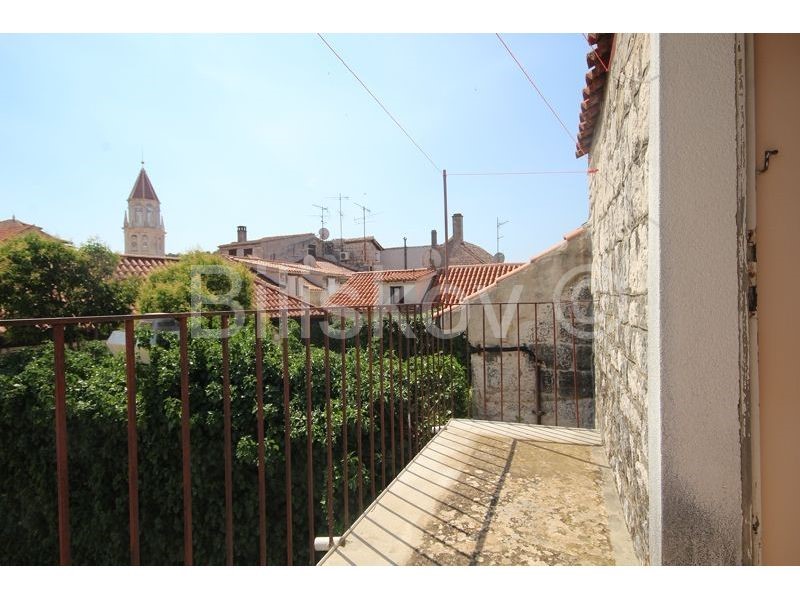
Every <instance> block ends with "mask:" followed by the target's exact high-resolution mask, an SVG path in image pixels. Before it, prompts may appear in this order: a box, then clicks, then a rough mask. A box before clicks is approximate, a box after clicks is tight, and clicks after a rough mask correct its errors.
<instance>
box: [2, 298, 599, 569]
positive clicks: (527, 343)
mask: <svg viewBox="0 0 800 600" xmlns="http://www.w3.org/2000/svg"><path fill="white" fill-rule="evenodd" d="M590 312H591V304H590V303H576V304H566V303H565V304H553V303H515V304H482V305H469V306H468V305H462V306H458V307H443V306H436V305H430V304H425V305H422V304H416V305H412V304H406V305H402V306H365V307H356V308H352V307H351V308H347V309H344V308H309V309H304V310H302V311H298V310H294V311H290V310H278V311H264V310H255V311H238V312H204V313H177V314H147V315H124V316H118V315H113V316H97V317H64V318H51V319H17V320H13V319H11V320H3V321H0V326H2V327H4V328H8V329H10V328H24V327H36V328H39V329H48V330H50V331H51V332H52V341H53V346H52V347H53V384H54V385H53V397H54V409H55V410H54V431H55V436H54V440H55V444H54V445H55V457H56V468H55V480H56V485H55V488H56V490H57V501H56V507H57V518H53V522H54V523H56V522H57V548H58V554H57V557H58V558H57V562H58V563H60V564H65V565H66V564H71V563H73V562H75V563H81V562H87V560H86V559H84V558H82V557H81V556H73V550H74V544H73V543H72V542H71V538H72V533H73V528H74V527H80V526H81V524H80V523H76V522H75V519H76V517H75V516H74V515H73V516H72V517H71V510H70V509H71V506H72V504H74V503H76V502H78V503H80V502H81V498H82V497H83V496H84V495H91V494H92V488H91V487H90V486H89V485H86V482H82V481H76V480H75V479H74V478H71V477H70V465H71V462H70V461H71V460H72V461H75V460H77V459H74V458H71V455H72V452H71V451H70V447H71V446H73V447H74V445H76V444H80V443H81V439H80V434H76V433H75V432H76V431H78V429H77V427H78V424H76V423H73V422H71V421H70V419H69V414H68V413H69V406H70V404H69V402H68V400H76V398H72V399H69V398H68V394H69V393H70V392H69V390H70V389H78V388H79V386H77V385H76V384H75V382H72V383H71V384H70V386H68V382H69V381H70V379H69V378H70V351H71V350H70V348H71V347H75V346H76V344H77V346H78V347H79V346H80V342H76V341H75V340H76V339H78V338H80V336H79V335H78V334H77V333H76V331H75V330H76V328H77V327H78V326H83V327H85V326H91V327H94V328H97V327H99V326H101V325H102V326H107V327H121V328H122V330H123V331H124V334H125V335H124V346H122V347H121V348H120V349H121V350H122V351H123V352H124V390H125V392H124V394H125V408H126V413H125V418H124V423H125V433H124V437H125V439H126V440H127V447H126V449H125V460H126V461H127V476H126V480H127V481H126V485H127V499H126V500H127V502H126V504H127V511H126V512H127V521H128V523H127V538H128V541H127V547H128V554H129V561H130V563H131V564H134V565H137V564H140V563H142V562H144V563H150V564H152V563H153V562H164V559H163V558H158V559H154V558H153V557H152V556H146V554H147V552H145V553H144V554H143V552H142V543H141V542H142V539H144V538H146V537H147V536H148V526H151V527H153V528H156V527H160V526H161V525H157V523H160V521H159V519H160V518H161V516H160V515H161V513H158V511H159V510H162V509H163V510H164V511H165V512H168V513H170V514H171V513H174V512H176V511H177V510H178V507H177V506H175V505H173V504H176V503H173V504H170V502H169V497H170V493H172V494H173V496H175V494H177V491H176V490H171V491H170V490H157V491H156V492H155V493H156V495H157V496H158V495H161V494H162V493H163V496H164V500H163V504H164V506H163V507H160V506H154V503H153V501H152V500H151V501H148V506H147V508H146V510H145V512H146V513H147V514H146V515H143V514H142V512H141V510H140V509H141V507H140V495H141V486H142V485H151V484H152V483H153V482H158V481H160V480H159V479H158V478H157V477H155V476H151V475H146V476H145V474H144V473H142V472H140V467H142V464H140V455H141V448H140V444H146V443H153V437H152V436H153V435H154V434H153V432H152V431H150V430H149V429H147V428H145V429H144V430H143V429H142V428H141V422H142V418H143V415H142V414H141V411H142V410H143V408H142V402H143V400H142V396H141V393H140V391H137V386H139V385H140V384H141V383H142V381H141V380H142V379H143V378H144V379H145V383H146V382H149V381H151V380H152V378H153V377H157V378H161V379H159V381H162V380H168V383H169V381H173V380H174V387H175V390H176V391H177V396H179V404H178V403H177V400H178V398H177V397H176V406H179V428H178V430H177V431H175V435H176V436H177V437H178V438H179V447H180V452H179V456H180V478H179V479H180V497H181V502H180V508H179V512H180V515H181V517H180V518H181V519H182V531H183V541H182V562H183V563H184V564H187V565H191V564H193V563H195V559H196V554H197V555H199V556H200V557H201V558H202V560H201V561H198V562H217V559H216V558H214V557H219V561H218V562H224V563H225V564H229V565H231V564H234V563H239V562H257V564H261V565H265V564H288V565H291V564H293V563H295V562H300V561H302V562H307V563H309V564H315V562H316V558H317V554H316V550H315V539H316V538H317V536H318V534H322V535H323V537H327V538H328V544H332V543H333V540H334V538H335V537H336V536H338V535H340V534H341V533H342V532H343V531H344V530H346V529H347V528H348V527H349V526H350V525H351V523H352V521H353V517H354V515H355V516H357V515H358V514H361V513H362V512H363V511H364V509H365V508H366V506H368V505H369V503H371V502H372V501H373V500H374V499H375V498H377V497H378V495H379V494H380V493H381V491H382V490H383V489H385V488H386V486H387V485H388V483H389V482H391V480H392V479H394V478H395V477H396V475H397V474H398V473H399V472H400V471H401V470H402V469H403V468H404V467H405V465H407V464H408V463H409V462H410V461H411V460H412V458H413V457H414V456H415V455H416V454H417V453H418V452H419V451H420V450H421V449H422V448H423V447H424V446H425V445H426V444H427V443H428V442H429V441H430V440H431V439H432V437H433V436H434V435H435V433H436V432H437V431H438V430H439V429H440V428H441V427H442V426H444V425H445V424H446V423H447V422H448V420H449V419H451V418H453V417H465V416H472V415H479V416H481V417H483V418H490V419H496V420H513V421H527V422H539V423H542V422H545V423H549V422H553V423H554V424H559V423H560V424H572V425H575V424H577V425H579V426H581V425H582V426H587V425H588V426H591V425H592V420H593V404H592V399H591V394H589V395H588V396H587V395H586V393H585V390H584V391H581V389H582V388H586V389H588V388H589V387H591V385H590V384H591V379H590V378H591V367H590V366H589V367H588V368H586V367H587V359H586V355H587V351H585V350H582V349H585V348H587V347H588V356H589V363H590V362H591V340H590V339H589V338H588V337H587V336H586V333H587V331H588V332H590V331H591V326H590V325H586V322H588V321H585V319H583V316H585V315H587V314H590ZM576 314H577V315H579V316H580V318H579V319H577V320H578V321H581V322H578V323H576ZM509 315H510V316H509ZM163 320H168V321H172V322H173V323H174V324H175V327H174V331H167V332H158V333H153V332H151V331H149V330H148V328H147V325H148V324H152V323H153V322H155V321H163ZM582 323H583V324H582ZM251 334H252V337H249V336H250V335H251ZM237 336H238V337H237ZM209 338H211V339H212V340H213V345H210V346H209V345H206V346H204V345H203V344H208V343H209V342H204V341H203V340H208V339H209ZM137 340H138V341H137ZM587 340H588V341H587ZM216 344H218V347H217V345H216ZM195 345H197V347H195ZM162 349H166V350H164V351H165V352H166V351H167V350H169V351H175V352H176V355H177V364H175V365H172V366H173V367H177V368H175V369H172V370H170V365H171V363H170V362H169V361H168V360H166V359H163V358H159V354H158V353H159V352H161V351H162ZM217 352H218V355H217ZM209 353H211V354H214V355H215V357H214V358H213V360H212V358H208V355H209ZM201 355H202V356H205V357H206V359H204V360H208V361H211V362H214V361H217V360H218V361H219V365H218V367H219V368H218V369H217V367H216V366H214V367H213V368H212V367H207V370H205V371H199V370H198V369H199V368H200V367H199V366H198V365H200V363H202V362H203V361H201V360H200V359H199V358H198V357H200V356H201ZM211 362H208V363H207V364H211ZM196 363H197V364H196ZM203 364H206V363H203ZM214 365H216V362H214ZM509 367H510V368H509ZM155 369H159V372H158V373H156V374H154V373H152V371H153V370H155ZM234 371H235V373H236V376H237V377H238V379H237V381H238V383H236V384H234V383H232V377H233V374H234ZM587 373H588V375H587ZM587 377H588V378H589V379H588V383H587V380H586V378H587ZM570 380H571V382H572V385H571V389H570V386H569V385H565V384H566V383H567V382H569V381H570ZM198 381H201V382H202V383H200V384H198ZM118 383H120V384H122V382H118ZM108 384H109V386H111V385H112V384H113V382H108ZM147 385H151V384H150V383H147ZM193 385H194V386H197V385H203V386H205V393H204V394H201V393H200V392H201V391H203V390H197V389H195V388H193V387H192V386H193ZM587 386H588V387H587ZM118 387H119V388H120V389H122V387H123V386H122V385H120V386H118ZM470 388H471V392H470ZM75 393H76V394H77V392H75ZM217 393H218V394H219V396H220V397H221V403H220V404H221V406H218V405H217V404H214V403H213V402H211V404H209V405H208V406H206V405H205V404H203V403H204V402H205V400H203V398H205V397H206V396H208V397H214V398H216V394H217ZM568 394H569V395H568ZM168 400H169V398H163V399H159V402H158V403H157V404H156V405H154V406H151V405H148V406H147V407H146V410H145V412H147V411H158V410H162V411H164V412H168V410H169V402H168ZM198 405H200V406H201V408H198ZM209 406H210V407H211V408H209ZM565 406H566V407H567V410H564V407H565ZM220 412H221V415H220V414H219V413H220ZM568 415H569V418H568ZM571 415H574V417H572V416H571ZM145 416H147V418H150V415H149V414H148V415H145ZM573 418H574V421H572V422H568V421H570V420H571V419H573ZM203 419H206V421H207V422H208V423H211V425H208V426H205V425H202V423H203V422H204V421H203ZM217 420H219V421H221V423H220V426H219V427H217V425H216V423H217ZM248 428H252V429H253V430H254V431H250V430H248ZM164 431H166V432H167V433H165V434H164V435H169V431H170V429H169V427H167V428H166V429H165V430H164ZM209 432H211V433H209ZM315 432H316V435H315ZM252 433H254V448H253V449H254V455H255V456H254V460H253V462H252V463H251V462H249V461H248V458H247V457H248V454H247V449H248V447H247V445H246V444H244V443H243V440H244V438H246V437H247V436H249V435H250V434H252ZM268 433H275V434H276V435H275V436H274V437H273V438H270V437H269V435H268ZM217 434H219V438H220V440H218V441H221V445H222V448H221V450H222V452H221V453H222V455H223V456H222V461H221V465H219V466H220V467H221V468H219V470H215V469H216V468H217V463H218V462H219V459H218V458H216V457H209V456H195V457H193V454H192V453H193V451H194V452H199V451H201V450H202V451H203V452H211V450H210V446H209V444H208V443H206V442H205V440H207V439H209V435H211V437H214V436H216V435H217ZM193 436H195V437H197V436H199V437H198V440H199V441H198V442H195V444H193V441H192V440H193ZM76 440H77V441H76ZM245 441H246V440H245ZM197 444H200V450H198V446H197ZM214 444H217V442H214ZM217 447H218V446H217V445H214V448H217ZM176 449H177V448H176ZM159 456H160V455H159ZM177 457H178V455H177V454H175V455H174V458H177ZM206 459H208V460H209V462H208V463H207V464H208V465H211V467H209V468H206V467H205V466H204V465H206V463H205V462H204V461H205V460H206ZM293 459H294V460H295V464H294V468H293ZM81 460H83V459H81ZM158 461H161V462H169V458H168V456H167V457H161V458H158V459H154V458H153V456H151V455H148V459H147V463H146V465H145V467H144V468H146V469H151V470H152V469H156V468H176V469H177V465H175V464H171V463H170V464H169V465H166V464H158V465H154V462H158ZM215 461H216V462H215ZM298 463H299V464H298ZM198 465H200V466H198ZM276 465H281V466H282V469H280V468H276ZM300 465H302V467H300ZM212 467H213V468H212ZM209 470H211V471H212V475H209V473H208V471H209ZM281 470H282V471H283V472H282V473H281V472H280V471H281ZM300 471H302V472H303V473H302V475H301V474H299V472H300ZM198 472H199V473H198ZM213 473H215V474H213ZM193 476H194V477H196V478H197V477H200V478H203V480H208V479H209V478H211V479H214V480H215V481H214V483H213V485H214V486H216V487H213V489H214V490H218V491H219V492H221V494H220V496H221V497H220V498H218V499H216V500H214V502H217V503H218V504H219V510H218V511H217V512H215V510H216V508H215V507H216V506H217V504H213V503H212V502H211V500H212V499H209V498H208V497H206V496H205V494H199V493H198V489H197V486H196V485H193ZM143 479H146V481H143ZM252 484H254V485H255V487H256V488H257V494H255V493H254V491H253V490H252ZM281 484H282V486H281ZM279 487H282V490H281V491H279V490H278V488H279ZM13 489H14V486H13V482H7V484H6V487H5V489H4V490H3V493H5V494H13ZM173 492H174V493H173ZM122 494H124V492H122V491H121V495H122ZM153 494H154V491H153V490H152V489H151V490H149V496H148V497H152V496H153ZM256 495H257V499H256V498H255V496H256ZM76 496H78V497H77V498H76ZM237 496H238V497H237ZM250 496H252V500H253V503H254V505H253V506H249V505H248V506H244V504H247V502H248V501H249V500H248V498H250ZM278 496H282V497H281V498H278ZM18 500H20V501H22V502H24V501H25V499H18ZM156 504H157V503H156ZM212 504H213V506H212ZM303 504H304V505H305V506H303ZM167 505H169V506H170V507H171V508H170V509H169V510H167V508H165V507H166V506H167ZM298 507H299V508H305V510H304V511H300V510H297V509H298ZM298 512H305V514H297V513H298ZM156 513H158V515H159V516H158V518H155V517H153V515H154V514H156ZM253 513H255V514H253ZM85 514H86V513H85V511H83V512H82V513H81V518H84V517H85ZM198 515H199V519H200V520H199V521H197V520H193V519H194V518H195V517H198ZM145 517H146V518H145ZM165 518H166V517H165ZM176 518H177V517H176ZM218 525H219V528H218V530H219V534H218V535H217V537H214V536H215V535H216V534H213V533H211V532H209V530H213V531H217V526H218ZM251 526H252V527H251ZM120 527H123V525H122V524H120ZM256 531H257V534H256V533H255V532H256ZM198 533H201V534H202V535H200V536H198ZM198 538H202V540H199V539H198ZM214 540H216V541H214ZM173 541H174V543H175V545H177V544H178V542H177V540H173ZM18 543H21V544H28V543H34V544H35V543H37V541H36V540H32V539H30V540H18ZM42 543H43V542H42ZM82 543H83V544H85V543H86V542H85V541H84V542H82ZM96 543H97V544H102V543H103V540H96ZM295 543H297V545H295ZM256 545H257V552H256V550H255V546H256ZM209 546H212V548H210V549H209ZM223 547H224V552H223V551H222V548H223ZM54 558H55V557H54ZM73 559H75V560H73ZM12 560H13V559H12ZM0 562H8V559H7V558H4V557H0ZM54 562H55V561H54Z"/></svg>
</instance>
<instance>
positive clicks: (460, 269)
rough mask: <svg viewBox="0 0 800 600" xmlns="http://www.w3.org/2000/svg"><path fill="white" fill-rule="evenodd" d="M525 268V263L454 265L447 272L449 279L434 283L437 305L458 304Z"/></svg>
mask: <svg viewBox="0 0 800 600" xmlns="http://www.w3.org/2000/svg"><path fill="white" fill-rule="evenodd" d="M522 266H524V263H493V264H488V265H486V264H478V265H454V266H452V267H449V268H448V270H447V277H446V278H445V277H442V276H441V275H440V276H439V277H437V279H436V281H435V282H434V287H435V288H436V289H437V294H436V298H435V300H434V301H435V302H436V303H441V304H458V303H459V302H461V301H463V300H464V298H466V297H467V296H471V295H473V294H476V293H478V292H480V291H481V290H483V289H484V288H486V287H488V286H490V285H492V284H493V283H494V282H495V281H497V280H498V279H499V278H500V277H503V276H504V275H506V274H508V273H511V272H512V271H515V270H516V269H518V268H520V267H522Z"/></svg>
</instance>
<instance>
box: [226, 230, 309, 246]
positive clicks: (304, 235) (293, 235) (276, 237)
mask: <svg viewBox="0 0 800 600" xmlns="http://www.w3.org/2000/svg"><path fill="white" fill-rule="evenodd" d="M316 237H317V236H316V235H315V234H313V233H287V234H283V235H268V236H266V237H261V238H255V239H252V240H246V241H244V242H229V243H227V244H220V245H219V246H218V247H219V248H233V247H237V246H251V245H253V244H258V243H260V242H272V241H277V240H288V239H292V238H316Z"/></svg>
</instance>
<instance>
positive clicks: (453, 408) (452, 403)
mask: <svg viewBox="0 0 800 600" xmlns="http://www.w3.org/2000/svg"><path fill="white" fill-rule="evenodd" d="M447 314H448V315H449V316H450V326H449V330H448V332H447V334H448V337H449V338H450V359H451V360H452V359H453V358H455V355H454V354H453V307H452V306H451V307H450V310H449V311H448V313H447ZM448 385H449V384H448ZM450 418H451V419H455V418H456V401H455V394H454V393H453V388H452V386H450Z"/></svg>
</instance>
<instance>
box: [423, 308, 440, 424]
mask: <svg viewBox="0 0 800 600" xmlns="http://www.w3.org/2000/svg"><path fill="white" fill-rule="evenodd" d="M430 318H431V320H430V322H429V323H427V324H426V327H425V331H426V332H427V334H428V346H429V350H430V356H431V357H430V366H431V382H432V388H433V402H432V403H431V423H430V426H429V428H428V431H427V432H426V433H428V435H429V436H431V437H433V429H432V428H433V427H436V426H437V425H438V424H439V421H438V413H439V401H440V400H441V390H440V389H439V378H438V377H436V366H437V362H438V350H437V338H436V336H435V335H433V331H431V325H433V305H432V304H431V306H430Z"/></svg>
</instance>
